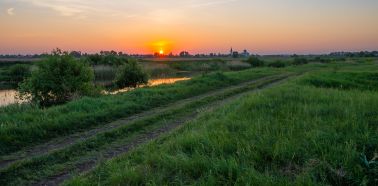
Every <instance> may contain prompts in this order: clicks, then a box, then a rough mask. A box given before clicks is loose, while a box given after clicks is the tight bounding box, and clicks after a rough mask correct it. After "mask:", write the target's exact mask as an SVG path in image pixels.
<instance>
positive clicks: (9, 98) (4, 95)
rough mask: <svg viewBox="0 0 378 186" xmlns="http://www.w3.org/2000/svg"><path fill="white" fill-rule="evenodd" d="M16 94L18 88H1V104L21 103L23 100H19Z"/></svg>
mask: <svg viewBox="0 0 378 186" xmlns="http://www.w3.org/2000/svg"><path fill="white" fill-rule="evenodd" d="M16 95H17V91H16V90H0V106H6V105H10V104H14V103H21V102H22V101H20V100H18V99H17V98H16Z"/></svg>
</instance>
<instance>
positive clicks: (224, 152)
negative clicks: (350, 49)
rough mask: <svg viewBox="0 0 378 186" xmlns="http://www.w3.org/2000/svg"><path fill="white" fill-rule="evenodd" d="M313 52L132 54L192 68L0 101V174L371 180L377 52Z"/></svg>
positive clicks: (160, 69) (63, 178) (97, 181)
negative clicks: (80, 93)
mask: <svg viewBox="0 0 378 186" xmlns="http://www.w3.org/2000/svg"><path fill="white" fill-rule="evenodd" d="M323 58H324V57H323ZM323 58H321V59H319V58H315V57H306V60H305V62H303V61H298V60H297V61H295V60H296V59H295V58H291V57H281V58H280V57H262V58H261V59H262V60H263V61H264V65H263V67H256V68H252V67H251V66H250V65H249V62H248V61H241V60H240V61H238V62H236V61H233V60H228V61H227V60H220V59H214V60H205V61H192V62H188V61H186V62H185V61H181V62H180V61H174V62H156V64H154V65H155V66H153V65H151V64H153V63H154V62H152V61H141V62H140V63H141V64H142V66H143V65H144V68H147V66H149V67H150V68H149V69H146V70H147V71H148V72H149V73H154V74H155V76H156V77H162V76H161V75H162V74H168V75H167V76H177V73H180V72H197V73H191V76H193V77H192V78H191V79H190V80H187V81H182V82H178V83H175V84H168V85H160V86H156V87H143V88H137V89H135V90H132V91H128V92H125V93H119V94H116V95H99V96H96V97H83V98H80V99H75V100H73V101H70V102H68V103H65V104H62V105H57V106H51V107H39V106H36V105H28V104H24V105H10V106H6V107H1V108H0V185H30V184H36V185H58V184H63V185H376V184H377V183H378V109H377V108H378V92H377V91H378V61H377V59H375V58H346V59H339V58H331V59H327V60H326V59H323ZM277 61H279V62H277ZM143 63H144V64H143ZM272 63H275V65H270V64H272ZM279 63H284V66H282V65H281V64H279ZM152 66H153V67H154V68H153V67H152ZM231 66H233V67H231ZM97 68H98V69H95V70H98V71H104V72H103V74H100V75H98V78H103V79H110V76H111V75H109V73H114V71H113V70H112V69H110V68H109V67H106V66H100V67H97ZM0 70H2V68H1V69H0ZM105 71H108V72H105Z"/></svg>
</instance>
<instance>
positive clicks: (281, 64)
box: [268, 60, 286, 68]
mask: <svg viewBox="0 0 378 186" xmlns="http://www.w3.org/2000/svg"><path fill="white" fill-rule="evenodd" d="M268 66H269V67H274V68H284V67H286V63H284V62H282V61H279V60H278V61H275V62H273V63H270V64H269V65H268Z"/></svg>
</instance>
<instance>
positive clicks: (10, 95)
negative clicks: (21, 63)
mask: <svg viewBox="0 0 378 186" xmlns="http://www.w3.org/2000/svg"><path fill="white" fill-rule="evenodd" d="M189 79H190V78H185V77H184V78H164V79H151V80H150V81H149V83H148V85H147V86H158V85H162V84H173V83H176V82H178V81H185V80H189ZM141 87H143V86H141ZM133 89H134V88H125V89H121V90H117V91H114V92H105V94H118V93H122V92H127V91H130V90H133ZM17 93H18V92H17V91H16V90H0V107H1V106H6V105H10V104H15V103H23V102H24V101H22V100H19V99H17V98H16V95H17Z"/></svg>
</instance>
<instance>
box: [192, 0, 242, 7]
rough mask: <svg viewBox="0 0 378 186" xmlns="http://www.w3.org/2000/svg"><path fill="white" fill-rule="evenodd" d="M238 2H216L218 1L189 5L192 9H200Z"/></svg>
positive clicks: (231, 0) (226, 0) (220, 0)
mask: <svg viewBox="0 0 378 186" xmlns="http://www.w3.org/2000/svg"><path fill="white" fill-rule="evenodd" d="M236 1H238V0H218V1H209V2H204V3H203V2H201V3H194V4H192V5H191V7H192V8H200V7H207V6H215V5H220V4H226V3H232V2H236Z"/></svg>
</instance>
